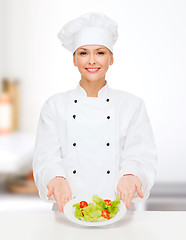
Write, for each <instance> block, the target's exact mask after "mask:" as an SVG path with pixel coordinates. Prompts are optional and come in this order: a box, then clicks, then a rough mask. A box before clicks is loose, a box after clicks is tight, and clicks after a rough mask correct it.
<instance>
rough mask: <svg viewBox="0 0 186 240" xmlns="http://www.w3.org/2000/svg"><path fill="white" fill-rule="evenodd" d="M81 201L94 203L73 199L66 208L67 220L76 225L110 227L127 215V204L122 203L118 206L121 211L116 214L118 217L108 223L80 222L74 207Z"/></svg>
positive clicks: (89, 200) (88, 199) (88, 201)
mask: <svg viewBox="0 0 186 240" xmlns="http://www.w3.org/2000/svg"><path fill="white" fill-rule="evenodd" d="M81 201H86V202H87V203H90V202H93V201H92V199H90V198H83V199H82V198H73V199H71V200H70V201H68V202H67V203H66V204H65V206H64V214H65V216H66V218H67V219H68V220H70V221H72V222H74V223H77V224H80V225H84V226H104V225H108V224H111V223H115V222H117V221H118V220H120V219H121V218H122V217H123V216H124V215H125V213H126V207H125V204H124V203H123V202H122V201H120V204H119V205H118V208H119V210H120V211H118V212H117V213H116V215H115V216H114V217H113V218H111V219H109V220H106V221H103V222H85V221H83V220H79V219H77V218H76V217H75V215H74V211H75V207H73V205H74V204H75V203H79V202H81Z"/></svg>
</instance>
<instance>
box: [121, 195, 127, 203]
mask: <svg viewBox="0 0 186 240" xmlns="http://www.w3.org/2000/svg"><path fill="white" fill-rule="evenodd" d="M127 198H128V193H123V194H122V195H121V200H122V201H123V203H124V204H125V206H126V205H127Z"/></svg>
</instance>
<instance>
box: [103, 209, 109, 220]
mask: <svg viewBox="0 0 186 240" xmlns="http://www.w3.org/2000/svg"><path fill="white" fill-rule="evenodd" d="M101 216H102V217H104V218H106V219H108V220H109V219H110V216H109V211H108V210H107V209H104V210H103V211H102V214H101Z"/></svg>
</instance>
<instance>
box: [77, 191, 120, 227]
mask: <svg viewBox="0 0 186 240" xmlns="http://www.w3.org/2000/svg"><path fill="white" fill-rule="evenodd" d="M92 200H93V203H89V204H88V206H87V207H84V208H80V203H76V204H74V205H73V207H75V208H76V209H75V212H74V215H75V217H76V218H77V219H79V220H83V221H86V222H102V221H107V219H106V218H104V217H102V216H101V214H102V210H104V209H108V211H109V215H110V218H112V217H114V216H115V215H116V213H117V212H118V211H119V208H118V207H117V206H118V205H119V204H120V197H119V196H117V197H116V199H115V200H114V201H111V202H110V203H111V205H109V206H107V205H106V204H105V201H104V199H102V198H100V197H98V196H97V195H94V196H93V197H92Z"/></svg>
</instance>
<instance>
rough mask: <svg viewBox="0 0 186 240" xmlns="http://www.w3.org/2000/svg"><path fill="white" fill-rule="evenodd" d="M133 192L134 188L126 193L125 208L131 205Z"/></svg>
mask: <svg viewBox="0 0 186 240" xmlns="http://www.w3.org/2000/svg"><path fill="white" fill-rule="evenodd" d="M134 194H135V190H133V191H132V192H130V193H129V195H128V198H127V202H126V208H127V209H129V208H130V205H131V202H132V199H133V197H134Z"/></svg>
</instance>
